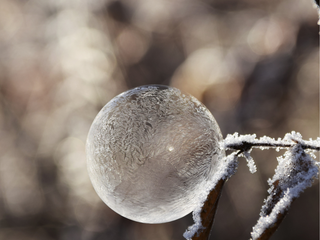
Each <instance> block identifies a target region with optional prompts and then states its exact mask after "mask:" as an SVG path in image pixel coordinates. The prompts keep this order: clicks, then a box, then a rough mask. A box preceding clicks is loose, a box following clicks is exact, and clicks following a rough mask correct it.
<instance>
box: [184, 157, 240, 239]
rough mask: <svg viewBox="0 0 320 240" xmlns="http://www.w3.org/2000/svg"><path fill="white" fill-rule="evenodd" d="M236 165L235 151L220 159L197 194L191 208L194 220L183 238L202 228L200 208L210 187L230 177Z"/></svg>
mask: <svg viewBox="0 0 320 240" xmlns="http://www.w3.org/2000/svg"><path fill="white" fill-rule="evenodd" d="M237 167H238V156H237V153H236V152H233V153H231V154H230V155H228V156H227V157H225V158H224V160H223V161H220V163H219V166H218V168H217V170H216V173H215V174H214V175H213V176H212V179H211V181H210V182H208V184H207V186H206V187H205V189H204V191H203V192H201V194H200V195H199V196H198V205H197V206H196V208H195V209H194V210H193V213H192V216H193V220H194V224H193V225H192V226H189V227H188V229H187V231H186V232H185V233H184V234H183V236H184V238H185V239H187V240H191V238H192V237H193V236H194V235H195V234H197V233H199V231H201V229H203V226H202V223H201V216H200V214H201V209H202V206H203V204H204V202H205V201H206V199H207V196H208V194H209V193H210V191H211V190H212V189H214V188H215V186H216V185H217V183H218V181H219V180H220V179H223V180H225V179H228V178H230V177H231V176H232V175H233V174H234V173H235V172H236V170H237Z"/></svg>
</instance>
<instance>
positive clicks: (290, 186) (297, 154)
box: [251, 132, 319, 239]
mask: <svg viewBox="0 0 320 240" xmlns="http://www.w3.org/2000/svg"><path fill="white" fill-rule="evenodd" d="M285 139H295V140H297V139H298V140H299V142H304V143H305V142H306V141H302V139H301V135H300V134H298V133H295V132H292V133H291V134H287V135H286V137H285ZM313 142H314V141H313ZM314 143H317V144H318V143H319V140H316V142H314ZM302 146H303V145H301V144H296V145H295V146H294V147H292V148H290V149H289V150H288V151H286V153H285V154H284V156H281V157H278V162H279V164H278V167H277V168H276V170H275V175H274V176H273V178H272V179H269V181H268V183H269V185H270V189H269V190H268V193H269V194H270V195H269V197H268V198H267V199H266V200H265V201H264V202H265V204H264V205H263V207H262V209H261V212H260V218H259V220H258V222H257V224H256V225H255V226H254V227H253V231H252V232H251V237H252V239H257V238H259V237H260V236H261V234H262V233H263V232H264V231H265V230H266V229H268V228H269V227H271V226H272V225H273V224H275V223H276V221H277V217H278V215H279V214H281V213H284V212H285V211H287V210H288V208H289V207H290V205H291V203H292V201H293V200H294V199H296V198H297V197H299V195H300V193H302V192H303V191H304V190H305V189H306V188H307V187H310V186H311V185H312V183H313V181H314V179H315V178H317V177H318V172H319V170H318V167H319V165H318V163H317V162H315V160H314V159H312V158H311V156H310V155H309V154H307V153H306V152H305V151H304V150H303V147H302ZM275 202H276V203H275Z"/></svg>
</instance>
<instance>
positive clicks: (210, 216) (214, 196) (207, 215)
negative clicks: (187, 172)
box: [191, 179, 225, 240]
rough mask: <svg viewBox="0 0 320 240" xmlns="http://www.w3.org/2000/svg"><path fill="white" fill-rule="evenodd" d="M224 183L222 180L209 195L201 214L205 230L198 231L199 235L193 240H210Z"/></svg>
mask: <svg viewBox="0 0 320 240" xmlns="http://www.w3.org/2000/svg"><path fill="white" fill-rule="evenodd" d="M224 182H225V180H223V179H220V180H219V182H218V183H217V185H216V186H215V188H214V189H212V190H211V191H210V193H209V194H208V197H207V200H206V201H205V202H204V204H203V206H202V209H201V213H200V216H201V223H202V227H203V228H202V229H201V230H200V231H198V234H195V235H194V236H193V237H192V238H191V239H192V240H208V239H209V237H210V233H211V228H212V226H213V221H214V216H215V213H216V210H217V207H218V201H219V198H220V195H221V190H222V187H223V184H224Z"/></svg>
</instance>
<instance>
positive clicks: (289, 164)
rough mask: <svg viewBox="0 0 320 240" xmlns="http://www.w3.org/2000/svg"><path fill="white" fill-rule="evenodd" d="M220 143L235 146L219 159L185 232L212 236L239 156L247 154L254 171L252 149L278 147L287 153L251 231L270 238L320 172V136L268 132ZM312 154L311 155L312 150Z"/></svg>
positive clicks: (203, 239) (197, 237)
mask: <svg viewBox="0 0 320 240" xmlns="http://www.w3.org/2000/svg"><path fill="white" fill-rule="evenodd" d="M220 147H221V148H222V149H225V150H235V151H234V152H233V153H231V154H230V155H228V156H227V157H225V158H224V159H222V160H221V162H220V163H219V164H220V165H219V166H218V168H217V172H216V173H215V174H214V176H213V177H212V180H211V181H210V183H209V184H208V186H207V187H206V188H205V189H206V190H205V191H204V192H203V194H202V195H201V196H199V204H198V206H197V207H196V208H195V210H194V211H193V219H194V222H195V223H194V224H193V225H192V226H190V227H189V228H188V229H187V231H186V232H185V233H184V234H183V236H184V237H185V238H186V239H187V240H207V239H209V236H210V232H211V228H212V223H213V220H214V215H215V211H216V208H217V204H218V200H219V197H220V193H221V190H222V187H223V184H224V183H225V181H226V180H227V179H229V178H230V177H231V176H232V175H233V174H235V172H236V170H237V167H238V156H243V157H244V158H245V159H246V160H247V162H248V167H249V170H250V171H251V172H252V173H254V172H255V171H256V166H255V164H254V161H253V159H252V157H251V156H250V152H251V150H252V149H253V148H260V149H261V150H264V149H270V148H274V149H276V150H277V151H278V150H279V149H288V148H289V150H287V152H286V153H285V154H284V156H283V157H279V158H278V162H279V165H278V167H277V169H276V171H275V175H274V176H273V178H272V179H270V180H269V181H268V183H269V185H270V189H269V190H268V192H269V194H270V196H269V197H268V198H267V199H266V200H265V204H264V206H263V207H262V210H261V213H260V218H259V220H258V222H257V224H256V225H255V226H254V228H253V231H252V233H251V236H252V239H259V240H262V239H264V240H266V239H269V237H270V236H271V234H272V233H273V232H274V231H275V230H276V229H277V227H278V226H279V224H280V223H281V221H282V219H283V217H284V216H285V214H286V212H287V211H288V209H289V207H290V205H291V203H292V201H293V200H294V199H296V198H297V197H299V195H300V193H301V192H303V191H304V189H306V188H307V187H309V186H311V184H312V183H313V181H314V179H315V178H316V177H317V176H318V168H319V166H320V164H319V163H318V162H316V161H315V160H314V159H312V157H311V156H314V155H313V151H320V138H317V140H311V139H310V140H308V141H306V140H303V139H302V136H301V134H299V133H296V132H291V133H288V134H286V135H285V136H284V138H283V139H281V138H279V139H277V140H276V139H273V138H270V137H267V136H264V137H261V138H259V139H257V138H256V135H255V134H252V135H239V134H238V133H234V134H233V135H228V136H227V137H226V138H225V139H224V140H223V141H222V142H221V143H220ZM306 151H308V153H310V154H311V156H310V155H309V154H307V153H306Z"/></svg>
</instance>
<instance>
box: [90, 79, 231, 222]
mask: <svg viewBox="0 0 320 240" xmlns="http://www.w3.org/2000/svg"><path fill="white" fill-rule="evenodd" d="M221 140H222V135H221V133H220V129H219V127H218V125H217V123H216V121H215V119H214V118H213V116H212V115H211V113H210V112H209V111H208V110H207V108H206V107H205V106H204V105H202V104H201V103H200V102H199V101H198V100H197V99H195V98H194V97H192V96H190V95H184V94H182V93H181V92H180V91H179V90H178V89H175V88H171V87H167V86H160V85H149V86H142V87H138V88H135V89H132V90H129V91H127V92H124V93H122V94H120V95H118V96H117V97H115V98H114V99H112V100H111V101H110V102H109V103H108V104H107V105H106V106H104V108H103V109H102V110H101V111H100V112H99V114H98V115H97V117H96V118H95V120H94V122H93V124H92V126H91V129H90V132H89V135H88V139H87V149H86V150H87V161H88V171H89V175H90V179H91V181H92V184H93V186H94V188H95V190H96V192H97V193H98V195H99V196H100V198H101V199H102V200H103V201H104V202H105V203H106V204H107V205H108V206H109V207H110V208H111V209H113V210H114V211H116V212H117V213H119V214H120V215H122V216H124V217H126V218H129V219H132V220H134V221H138V222H143V223H162V222H169V221H173V220H176V219H178V218H181V217H183V216H185V215H187V214H188V213H190V212H191V211H193V210H194V208H195V206H197V203H198V202H197V201H198V198H197V196H198V195H199V194H200V193H201V191H203V188H204V187H205V186H206V185H207V184H208V182H209V181H210V180H211V178H212V176H213V174H214V172H215V168H216V167H217V162H218V161H219V159H222V158H224V156H225V153H224V150H222V149H220V147H219V141H221Z"/></svg>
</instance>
